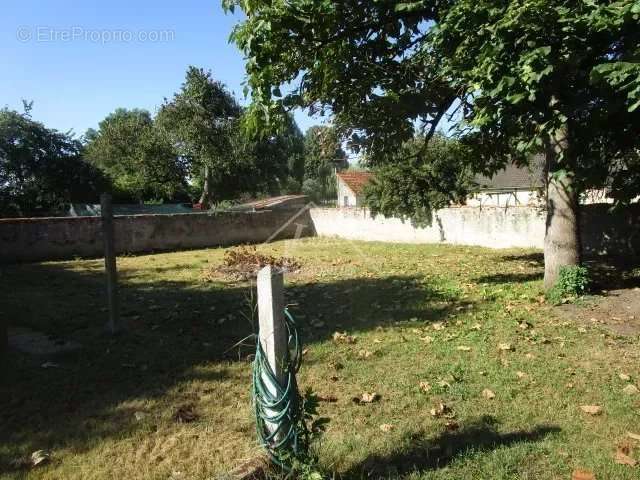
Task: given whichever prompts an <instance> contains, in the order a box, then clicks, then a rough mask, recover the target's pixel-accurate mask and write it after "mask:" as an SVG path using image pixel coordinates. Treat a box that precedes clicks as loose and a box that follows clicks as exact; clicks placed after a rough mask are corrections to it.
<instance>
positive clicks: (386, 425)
mask: <svg viewBox="0 0 640 480" xmlns="http://www.w3.org/2000/svg"><path fill="white" fill-rule="evenodd" d="M393 428H394V427H393V425H391V424H390V423H383V424H382V425H380V430H382V431H383V432H385V433H387V432H390V431H391V430H393Z"/></svg>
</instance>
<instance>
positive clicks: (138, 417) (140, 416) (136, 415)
mask: <svg viewBox="0 0 640 480" xmlns="http://www.w3.org/2000/svg"><path fill="white" fill-rule="evenodd" d="M133 416H134V418H135V419H136V420H137V421H138V422H140V421H142V420H144V419H145V418H146V417H147V414H146V413H144V412H135V413H134V414H133Z"/></svg>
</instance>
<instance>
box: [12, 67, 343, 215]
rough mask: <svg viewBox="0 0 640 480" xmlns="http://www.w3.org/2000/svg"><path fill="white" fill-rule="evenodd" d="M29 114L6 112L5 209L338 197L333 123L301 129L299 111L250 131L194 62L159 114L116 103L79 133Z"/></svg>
mask: <svg viewBox="0 0 640 480" xmlns="http://www.w3.org/2000/svg"><path fill="white" fill-rule="evenodd" d="M31 112H32V104H31V103H27V102H24V109H23V111H22V112H18V111H15V110H10V109H8V108H4V109H2V110H0V215H1V216H4V217H7V216H35V215H55V214H58V213H60V212H62V211H64V210H65V209H66V208H67V206H68V205H69V204H70V203H85V202H86V203H97V202H98V198H99V195H100V193H102V192H105V191H108V192H111V193H112V194H113V196H114V199H115V201H116V202H120V203H132V202H135V203H140V202H145V203H151V202H153V203H167V202H193V203H196V202H197V203H201V204H203V206H204V207H205V208H208V207H210V206H213V205H215V204H216V203H219V202H222V201H226V200H236V199H242V198H250V197H259V196H264V195H275V194H281V193H301V192H303V193H306V194H308V195H310V196H312V198H313V199H314V200H315V201H322V200H324V199H327V198H331V197H333V196H335V182H334V179H333V172H334V169H335V168H337V169H341V168H346V167H347V166H348V162H347V157H346V154H345V152H344V151H343V149H342V148H341V143H340V139H339V137H338V135H337V133H336V132H335V130H334V129H333V128H331V127H328V126H314V127H311V128H309V129H308V130H307V132H306V134H305V135H303V134H302V132H301V131H300V129H299V128H298V126H297V125H296V122H295V120H294V119H293V116H291V115H289V116H288V117H287V121H286V122H284V124H283V125H282V126H281V128H279V129H278V131H277V132H274V133H273V134H272V135H269V136H261V137H255V136H252V135H250V134H248V133H246V132H248V131H249V129H246V128H244V123H243V122H245V121H246V118H247V116H246V112H245V109H243V108H242V107H241V106H240V105H239V103H238V102H237V100H236V99H235V98H234V97H233V96H232V94H231V93H230V92H229V91H228V90H227V89H226V87H225V86H224V85H223V84H222V83H220V82H218V81H216V80H215V79H213V77H212V76H211V73H210V72H207V71H205V70H203V69H199V68H196V67H189V69H188V70H187V73H186V78H185V81H184V83H183V84H182V85H181V87H180V89H179V90H178V92H176V93H175V94H174V96H173V97H172V98H171V99H165V101H164V102H163V103H162V106H161V107H160V108H159V110H158V112H157V113H156V114H155V115H152V114H151V113H150V112H149V111H147V110H144V109H125V108H119V109H116V110H115V111H114V112H113V113H111V114H109V115H107V117H106V118H105V119H104V120H102V121H101V122H100V123H99V125H98V128H97V130H96V129H89V130H88V131H87V132H86V133H85V134H84V135H82V136H81V137H80V138H76V137H75V136H74V135H73V134H72V133H62V132H59V131H56V130H53V129H50V128H47V127H46V126H45V125H43V124H42V123H40V122H38V121H36V120H35V119H33V118H32V114H31Z"/></svg>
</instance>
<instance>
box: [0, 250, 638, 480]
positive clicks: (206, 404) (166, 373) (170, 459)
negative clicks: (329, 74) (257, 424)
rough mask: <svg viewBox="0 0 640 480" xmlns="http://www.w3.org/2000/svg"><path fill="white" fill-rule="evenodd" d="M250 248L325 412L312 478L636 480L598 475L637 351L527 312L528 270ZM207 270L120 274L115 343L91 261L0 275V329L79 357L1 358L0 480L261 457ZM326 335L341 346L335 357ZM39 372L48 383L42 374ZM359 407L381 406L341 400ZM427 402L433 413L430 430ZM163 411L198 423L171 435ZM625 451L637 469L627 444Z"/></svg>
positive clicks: (504, 264)
mask: <svg viewBox="0 0 640 480" xmlns="http://www.w3.org/2000/svg"><path fill="white" fill-rule="evenodd" d="M259 249H260V251H265V252H275V253H278V254H285V255H287V256H293V257H296V258H297V259H299V260H300V262H301V263H302V265H303V267H302V269H301V271H300V272H298V273H295V274H291V275H288V276H287V278H286V290H287V298H288V301H289V302H290V303H291V304H293V305H292V306H291V310H292V312H293V314H294V316H295V317H296V319H297V322H298V324H299V327H300V330H301V333H302V335H303V338H304V341H305V346H306V348H307V349H308V350H307V352H306V354H305V356H304V363H303V366H302V369H301V372H300V375H299V383H300V385H301V389H304V388H306V387H307V386H311V387H312V388H313V389H314V390H315V391H316V392H317V393H318V394H320V395H321V396H323V397H325V398H327V399H329V398H330V397H335V399H336V400H337V401H335V402H323V403H322V404H321V413H322V415H324V416H327V417H329V418H330V423H329V426H328V429H327V432H326V434H325V435H324V437H323V439H322V441H321V443H320V444H318V445H317V449H318V453H319V457H320V459H321V466H322V468H323V469H324V470H326V471H327V472H335V474H336V476H337V477H339V478H348V479H359V478H379V477H382V478H398V477H400V478H410V479H442V480H444V479H447V480H465V479H468V480H471V479H473V480H477V479H490V480H500V479H504V480H506V479H523V480H524V479H569V478H570V477H571V473H572V471H573V470H574V469H576V468H582V469H586V470H591V471H593V472H594V473H595V475H596V478H598V479H615V480H625V479H627V480H631V479H638V478H640V467H630V466H626V465H619V464H616V463H615V462H614V454H615V452H616V446H617V445H618V444H620V443H624V442H628V441H629V440H625V437H626V433H627V432H630V431H631V432H635V433H640V395H628V394H625V393H623V388H624V387H625V386H626V385H627V384H628V383H629V382H628V381H624V380H622V379H621V378H620V377H619V374H621V373H624V374H627V375H629V376H630V377H631V382H635V383H636V384H637V385H638V382H639V381H640V349H639V348H638V346H639V338H638V337H637V336H633V337H629V336H627V337H618V336H615V335H614V334H611V333H609V332H608V331H605V330H602V329H601V327H599V326H597V324H596V323H594V324H593V325H587V326H586V327H585V326H584V324H583V323H580V324H579V323H576V322H574V321H573V320H572V318H571V317H570V316H569V317H567V316H566V315H561V314H560V313H559V311H558V309H556V308H554V307H551V306H548V305H547V304H545V303H541V302H540V297H541V288H542V282H541V276H542V271H543V265H542V257H541V255H540V253H538V252H535V251H525V250H501V251H492V250H488V249H483V248H468V247H453V246H442V245H393V244H382V243H360V242H356V243H354V242H346V241H338V240H333V239H317V238H316V239H307V240H297V241H290V242H277V243H274V244H271V245H268V246H261V247H259ZM223 253H224V249H210V250H197V251H188V252H179V253H167V254H156V255H145V256H136V257H121V258H119V259H118V267H119V272H120V279H121V292H120V293H121V303H122V307H121V310H122V314H123V316H124V317H125V318H126V321H127V323H128V332H127V333H126V334H124V335H121V336H119V337H116V338H111V337H109V336H108V335H106V334H105V333H104V332H103V329H102V325H103V324H104V323H105V322H106V311H105V308H104V305H105V303H104V292H103V290H104V289H103V285H104V278H103V265H102V262H101V261H99V260H78V261H70V262H50V263H40V264H30V265H19V266H9V267H2V269H1V271H0V273H1V274H0V287H1V288H2V291H3V292H4V295H3V298H2V301H1V303H0V314H1V315H4V316H7V317H8V318H9V319H10V324H12V325H20V326H28V327H31V328H33V329H36V330H39V331H43V332H48V333H53V332H56V333H57V334H59V335H62V336H64V337H66V338H72V339H75V340H77V341H78V342H80V343H81V344H82V345H83V346H84V348H82V349H81V350H78V351H76V352H70V353H66V354H64V355H61V356H58V357H56V358H54V359H53V360H51V359H42V358H38V357H34V356H28V355H24V354H18V353H15V352H13V353H11V355H10V357H9V360H8V365H6V366H5V369H4V373H3V377H2V383H1V385H0V478H38V479H40V478H42V479H87V478H104V479H110V478H121V479H127V480H129V479H138V478H140V479H174V480H177V479H204V478H211V477H212V476H215V475H216V474H218V473H222V472H224V471H226V470H228V469H231V468H232V467H235V466H237V465H238V464H239V463H241V462H242V460H244V459H247V458H249V457H251V456H252V455H253V454H254V453H255V452H257V451H258V450H259V449H258V447H257V446H256V436H255V432H254V424H253V420H252V417H251V415H252V413H251V408H250V398H249V390H250V354H251V353H252V351H253V348H251V347H250V346H247V347H236V348H233V345H234V344H235V343H236V342H237V341H238V340H240V339H242V338H243V337H245V336H246V335H248V334H250V333H251V332H252V331H253V328H254V327H253V326H252V324H251V322H250V321H249V320H248V319H247V318H245V315H246V314H250V308H249V303H248V299H249V297H250V293H249V292H250V286H249V284H247V283H238V282H232V281H230V280H225V279H223V278H214V279H213V280H211V279H209V280H205V279H204V276H203V270H204V269H206V268H207V267H210V266H215V265H217V264H219V263H220V262H221V260H222V256H223ZM249 316H250V315H249ZM336 331H345V332H347V333H348V334H349V335H354V336H355V337H356V342H355V343H353V344H348V343H336V342H334V341H333V339H332V336H333V333H334V332H336ZM47 360H51V361H53V362H55V363H56V364H57V365H58V366H57V367H54V368H42V364H43V363H44V362H45V361H47ZM638 386H640V385H638ZM486 389H488V390H491V391H492V392H493V394H494V395H495V397H494V398H491V399H490V398H486V397H487V396H491V395H489V394H488V392H484V395H483V391H485V390H486ZM364 392H367V393H373V392H376V393H378V394H379V395H380V399H379V400H378V401H377V402H374V403H370V404H364V405H358V404H356V403H354V402H353V401H352V399H353V397H359V396H361V395H362V393H364ZM440 403H442V404H444V405H446V406H447V409H448V411H449V413H448V414H446V415H440V416H433V415H432V414H431V410H432V409H434V408H437V407H438V405H439V404H440ZM581 405H599V406H601V407H602V413H601V414H600V415H597V416H591V415H588V414H586V413H584V412H582V411H581V410H580V408H579V407H580V406H581ZM180 407H184V408H186V409H187V410H191V411H193V412H195V414H196V415H197V419H196V420H195V421H193V422H189V423H180V422H177V421H176V420H175V418H174V416H175V413H176V411H177V410H178V409H179V408H180ZM383 424H386V425H390V426H388V427H386V428H384V429H381V428H380V426H381V425H383ZM383 430H384V431H383ZM631 442H633V441H631ZM39 449H45V450H48V451H50V453H51V462H50V463H49V464H48V465H46V466H41V467H37V468H34V469H31V470H25V469H18V468H17V467H15V464H14V463H15V460H17V459H20V458H24V457H28V456H29V455H30V454H31V452H33V451H35V450H39ZM635 450H636V451H635V457H636V458H640V443H636V445H635Z"/></svg>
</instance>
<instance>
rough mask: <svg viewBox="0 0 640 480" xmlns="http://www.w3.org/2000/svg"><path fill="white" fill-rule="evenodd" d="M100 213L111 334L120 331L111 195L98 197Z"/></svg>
mask: <svg viewBox="0 0 640 480" xmlns="http://www.w3.org/2000/svg"><path fill="white" fill-rule="evenodd" d="M100 213H101V216H102V239H103V241H104V269H105V272H106V274H107V302H108V306H109V323H108V324H107V328H108V329H109V331H110V332H111V333H112V334H113V333H116V332H118V331H119V330H120V329H122V325H121V323H120V317H119V308H118V269H117V266H116V251H115V236H114V229H113V206H112V204H111V195H109V194H108V193H103V194H102V195H101V196H100Z"/></svg>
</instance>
